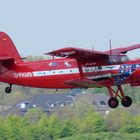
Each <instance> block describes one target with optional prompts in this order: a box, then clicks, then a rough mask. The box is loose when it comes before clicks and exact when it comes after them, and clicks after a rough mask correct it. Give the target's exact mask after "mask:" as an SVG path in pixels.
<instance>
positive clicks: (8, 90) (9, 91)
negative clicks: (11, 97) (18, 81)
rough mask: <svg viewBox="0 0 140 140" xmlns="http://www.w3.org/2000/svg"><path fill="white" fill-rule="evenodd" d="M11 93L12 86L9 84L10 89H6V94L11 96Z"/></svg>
mask: <svg viewBox="0 0 140 140" xmlns="http://www.w3.org/2000/svg"><path fill="white" fill-rule="evenodd" d="M11 91H12V85H11V84H9V87H6V88H5V92H6V93H7V94H9V93H11Z"/></svg>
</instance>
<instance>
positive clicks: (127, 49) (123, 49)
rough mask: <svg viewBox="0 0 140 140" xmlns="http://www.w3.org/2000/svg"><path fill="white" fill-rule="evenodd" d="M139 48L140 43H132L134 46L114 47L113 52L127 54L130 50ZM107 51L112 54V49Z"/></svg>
mask: <svg viewBox="0 0 140 140" xmlns="http://www.w3.org/2000/svg"><path fill="white" fill-rule="evenodd" d="M139 48H140V44H136V45H132V46H129V47H125V48H117V49H112V50H111V54H125V53H127V52H128V51H131V50H135V49H139ZM105 53H108V54H110V50H108V51H106V52H105Z"/></svg>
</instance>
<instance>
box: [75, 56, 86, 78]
mask: <svg viewBox="0 0 140 140" xmlns="http://www.w3.org/2000/svg"><path fill="white" fill-rule="evenodd" d="M76 61H77V64H78V68H79V72H80V79H83V78H84V73H83V69H82V65H81V63H80V61H79V59H78V58H76Z"/></svg>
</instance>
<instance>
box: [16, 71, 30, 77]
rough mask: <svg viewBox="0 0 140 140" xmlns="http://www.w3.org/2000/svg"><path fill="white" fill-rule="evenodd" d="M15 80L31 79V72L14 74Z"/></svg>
mask: <svg viewBox="0 0 140 140" xmlns="http://www.w3.org/2000/svg"><path fill="white" fill-rule="evenodd" d="M14 77H15V78H26V77H33V74H32V73H31V72H18V73H14Z"/></svg>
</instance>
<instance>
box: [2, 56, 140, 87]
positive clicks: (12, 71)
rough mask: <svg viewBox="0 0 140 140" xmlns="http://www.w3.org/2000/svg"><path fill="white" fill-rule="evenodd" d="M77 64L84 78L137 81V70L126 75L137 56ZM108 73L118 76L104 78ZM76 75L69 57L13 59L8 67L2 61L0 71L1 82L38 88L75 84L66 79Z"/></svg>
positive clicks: (106, 81)
mask: <svg viewBox="0 0 140 140" xmlns="http://www.w3.org/2000/svg"><path fill="white" fill-rule="evenodd" d="M80 64H81V66H82V70H83V74H84V77H85V78H87V79H90V80H93V79H94V81H96V82H99V83H100V82H101V83H102V85H103V86H107V84H110V85H117V84H127V83H139V79H140V74H139V72H137V73H136V74H135V75H133V76H132V77H131V78H129V77H130V76H131V74H132V73H134V71H136V70H138V69H139V68H140V61H139V60H137V61H127V62H121V63H117V62H114V63H108V62H107V61H106V59H102V60H100V59H99V58H98V60H96V63H95V61H93V60H81V62H80ZM108 74H110V75H117V74H118V76H115V77H112V78H108V77H107V75H108ZM119 74H121V76H120V75H119ZM80 78H81V75H80V72H79V67H78V64H77V61H76V60H75V59H69V58H64V59H52V60H43V61H35V62H22V63H14V65H13V64H12V65H9V66H8V67H7V66H4V65H3V66H2V67H1V75H0V81H1V82H6V83H9V84H16V85H22V86H31V87H38V88H76V86H72V85H69V84H66V82H67V81H69V80H72V79H80ZM96 78H97V79H96ZM93 86H94V85H93Z"/></svg>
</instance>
